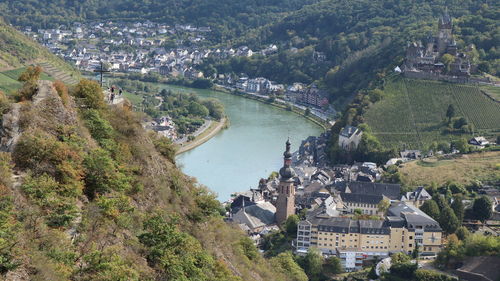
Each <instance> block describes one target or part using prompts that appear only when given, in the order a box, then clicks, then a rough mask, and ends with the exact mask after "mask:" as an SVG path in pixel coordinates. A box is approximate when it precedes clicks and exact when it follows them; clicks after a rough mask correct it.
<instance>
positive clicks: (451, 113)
mask: <svg viewBox="0 0 500 281" xmlns="http://www.w3.org/2000/svg"><path fill="white" fill-rule="evenodd" d="M446 117H447V118H448V123H450V122H451V118H453V117H455V107H454V106H453V104H450V105H448V109H447V110H446Z"/></svg>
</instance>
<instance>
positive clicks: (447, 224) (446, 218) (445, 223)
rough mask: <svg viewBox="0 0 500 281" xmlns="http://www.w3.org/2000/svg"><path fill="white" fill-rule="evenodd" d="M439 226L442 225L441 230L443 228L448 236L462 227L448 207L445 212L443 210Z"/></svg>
mask: <svg viewBox="0 0 500 281" xmlns="http://www.w3.org/2000/svg"><path fill="white" fill-rule="evenodd" d="M439 225H441V228H443V230H444V232H446V234H451V233H454V232H455V231H456V230H457V228H458V227H460V222H459V221H458V219H457V216H455V213H454V212H453V209H452V208H451V207H449V206H446V207H445V208H444V209H443V210H441V214H440V216H439Z"/></svg>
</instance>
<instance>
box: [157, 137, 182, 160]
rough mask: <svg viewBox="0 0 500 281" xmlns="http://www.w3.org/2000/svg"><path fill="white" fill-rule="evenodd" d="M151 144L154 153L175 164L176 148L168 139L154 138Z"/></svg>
mask: <svg viewBox="0 0 500 281" xmlns="http://www.w3.org/2000/svg"><path fill="white" fill-rule="evenodd" d="M153 144H154V146H155V148H156V151H158V152H159V153H160V154H161V155H163V156H164V157H166V158H167V159H168V160H169V161H170V162H172V163H174V164H175V153H176V148H175V146H174V143H173V142H172V141H171V140H170V139H168V138H166V137H156V138H154V139H153Z"/></svg>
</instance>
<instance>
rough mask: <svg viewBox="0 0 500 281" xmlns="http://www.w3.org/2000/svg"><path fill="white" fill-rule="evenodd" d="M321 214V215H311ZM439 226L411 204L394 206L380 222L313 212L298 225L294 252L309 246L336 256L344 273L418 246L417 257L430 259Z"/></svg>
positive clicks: (438, 238)
mask: <svg viewBox="0 0 500 281" xmlns="http://www.w3.org/2000/svg"><path fill="white" fill-rule="evenodd" d="M319 213H321V214H323V215H321V216H318V215H315V214H319ZM441 238H442V237H441V228H440V226H439V224H438V223H437V222H436V221H434V220H433V219H432V218H430V217H429V216H427V215H426V214H425V213H423V212H422V211H420V210H419V209H418V208H416V207H415V206H413V205H410V204H405V203H404V202H398V203H394V204H393V205H392V206H391V208H390V209H389V211H388V216H387V217H385V218H384V219H382V218H381V219H380V220H353V219H352V218H348V217H326V216H325V215H324V212H318V211H314V212H311V215H309V214H308V216H307V217H306V219H305V220H303V221H301V222H299V225H298V229H297V243H296V245H297V252H298V253H305V252H307V251H308V249H309V248H310V247H315V248H318V249H319V250H320V251H321V252H322V253H323V254H325V255H337V256H339V258H340V259H341V261H342V265H343V266H344V268H345V270H347V271H352V270H357V269H359V268H360V266H361V264H362V261H363V260H366V259H373V258H374V257H375V256H376V257H379V258H384V257H387V256H389V254H392V253H396V252H404V253H408V254H411V253H412V252H413V251H414V250H415V247H417V246H416V245H417V244H418V247H419V252H420V253H421V256H424V257H433V256H435V255H436V254H437V253H438V252H439V251H440V249H441Z"/></svg>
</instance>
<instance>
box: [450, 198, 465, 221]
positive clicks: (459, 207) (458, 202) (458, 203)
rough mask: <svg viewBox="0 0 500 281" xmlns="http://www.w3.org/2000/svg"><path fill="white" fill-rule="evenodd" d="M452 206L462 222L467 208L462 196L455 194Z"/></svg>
mask: <svg viewBox="0 0 500 281" xmlns="http://www.w3.org/2000/svg"><path fill="white" fill-rule="evenodd" d="M451 208H452V209H453V212H454V213H455V216H457V219H458V221H459V222H460V224H462V221H463V220H464V214H465V209H464V203H463V202H462V197H461V196H455V198H453V203H451Z"/></svg>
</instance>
